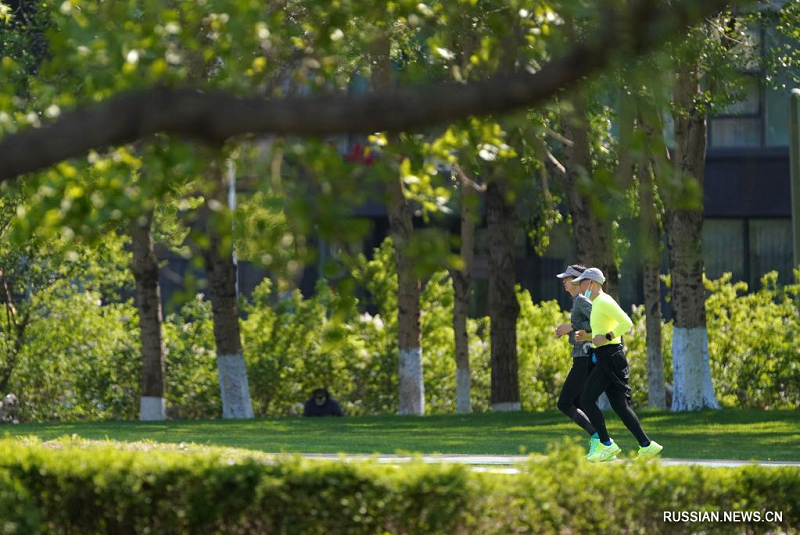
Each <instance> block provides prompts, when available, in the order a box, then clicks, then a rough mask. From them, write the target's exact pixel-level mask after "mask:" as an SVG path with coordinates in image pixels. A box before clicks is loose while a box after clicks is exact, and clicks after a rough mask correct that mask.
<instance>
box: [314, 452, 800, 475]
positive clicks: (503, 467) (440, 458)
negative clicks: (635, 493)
mask: <svg viewBox="0 0 800 535" xmlns="http://www.w3.org/2000/svg"><path fill="white" fill-rule="evenodd" d="M303 457H306V458H308V459H326V460H334V461H336V460H344V461H351V460H352V461H359V460H368V459H371V460H374V461H377V462H379V463H386V464H401V463H408V462H411V461H413V460H415V459H421V460H422V461H423V462H426V463H451V464H466V465H470V466H472V467H473V470H475V471H477V472H501V473H507V474H518V473H519V469H518V468H515V465H517V464H519V463H523V462H526V461H528V460H529V457H528V456H526V455H422V456H420V457H413V456H410V455H345V456H341V455H329V454H322V453H308V454H303ZM612 462H619V463H621V462H625V461H622V460H618V461H612ZM658 462H660V463H661V464H662V465H664V466H681V465H696V466H710V467H714V468H724V467H736V466H748V465H761V466H776V467H777V466H794V467H798V468H800V462H793V461H731V460H725V459H669V458H661V457H659V458H658Z"/></svg>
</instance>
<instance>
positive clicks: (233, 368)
mask: <svg viewBox="0 0 800 535" xmlns="http://www.w3.org/2000/svg"><path fill="white" fill-rule="evenodd" d="M217 368H218V371H219V390H220V395H221V397H222V417H223V418H252V417H253V404H252V402H251V401H250V389H249V388H248V383H247V367H246V366H245V363H244V357H243V356H242V355H219V356H218V357H217Z"/></svg>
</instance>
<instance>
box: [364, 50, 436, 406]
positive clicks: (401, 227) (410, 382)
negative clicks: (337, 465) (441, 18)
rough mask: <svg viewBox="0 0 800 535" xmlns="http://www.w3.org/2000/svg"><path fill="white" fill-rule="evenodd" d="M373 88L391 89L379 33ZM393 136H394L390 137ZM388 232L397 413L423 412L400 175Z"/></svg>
mask: <svg viewBox="0 0 800 535" xmlns="http://www.w3.org/2000/svg"><path fill="white" fill-rule="evenodd" d="M372 54H373V76H372V81H373V85H374V86H375V89H376V90H378V91H385V90H389V89H390V88H391V64H390V61H389V39H388V37H387V36H386V35H382V36H380V37H378V38H377V39H375V40H374V41H373V43H372ZM393 139H395V138H394V137H393ZM386 197H387V207H386V208H387V212H388V213H389V232H390V234H391V236H392V241H393V242H394V250H395V265H396V266H397V330H398V340H397V346H398V383H399V388H400V392H399V402H400V408H399V413H400V414H425V383H424V380H423V376H424V374H423V371H422V333H421V331H422V329H421V327H420V307H419V299H420V293H421V285H420V281H419V278H417V276H416V274H415V273H414V261H413V258H411V256H410V254H409V252H408V246H409V244H410V242H411V239H412V238H413V236H414V222H413V219H412V212H411V206H410V205H409V204H408V200H407V199H406V196H405V193H404V192H403V182H402V178H401V177H400V176H397V177H395V178H392V179H390V180H389V181H388V182H387V184H386Z"/></svg>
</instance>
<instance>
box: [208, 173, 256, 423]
mask: <svg viewBox="0 0 800 535" xmlns="http://www.w3.org/2000/svg"><path fill="white" fill-rule="evenodd" d="M213 165H216V166H217V167H216V169H221V167H220V164H219V163H215V164H213ZM216 174H217V177H216V181H215V189H214V193H213V194H212V196H213V197H214V199H211V200H216V201H217V203H219V205H221V206H225V204H226V202H227V198H226V190H225V187H224V180H223V177H222V173H221V172H219V171H218V172H217V173H216ZM209 200H210V199H206V204H205V206H204V213H205V215H206V225H205V226H206V232H207V233H208V239H209V247H208V249H207V250H205V251H204V255H203V256H204V260H205V264H206V272H207V274H208V281H209V285H210V287H211V309H212V312H213V315H214V339H215V341H216V346H217V368H218V372H219V389H220V396H221V398H222V417H223V418H252V417H253V404H252V402H251V400H250V388H249V385H248V382H247V367H246V365H245V362H244V355H243V353H242V342H241V335H240V330H239V305H238V303H237V295H236V264H235V263H234V260H233V250H232V246H227V247H226V246H224V243H225V242H227V243H229V244H230V243H232V239H231V238H232V237H231V234H232V232H231V228H230V227H229V226H228V227H227V228H220V225H219V224H215V222H214V221H211V220H210V219H211V218H210V217H209V216H210V215H211V213H212V210H211V208H210V207H209ZM226 226H227V224H226ZM225 238H228V239H227V240H226V239H225Z"/></svg>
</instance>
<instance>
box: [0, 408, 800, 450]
mask: <svg viewBox="0 0 800 535" xmlns="http://www.w3.org/2000/svg"><path fill="white" fill-rule="evenodd" d="M639 416H640V418H641V420H642V425H643V427H644V429H645V431H646V432H647V433H648V434H649V435H650V436H651V437H652V438H653V439H655V440H657V441H658V442H660V443H661V444H663V445H664V453H663V456H664V457H669V458H679V459H733V460H762V461H764V460H774V461H800V444H799V442H800V411H757V410H722V411H703V412H693V413H679V414H672V413H663V412H649V411H639ZM606 420H607V421H608V424H609V432H610V434H611V436H612V438H614V439H615V440H616V441H617V442H618V443H619V444H620V446H621V447H622V448H623V451H626V452H627V451H632V450H634V449H635V448H636V447H637V444H636V442H635V440H634V439H633V437H632V436H631V435H630V433H628V431H627V430H626V429H625V428H624V427H623V426H622V424H621V423H620V421H619V420H618V419H617V418H616V416H615V415H614V414H613V413H606ZM2 434H5V435H10V436H28V435H30V436H35V437H38V438H39V439H41V440H52V439H55V438H58V437H62V436H71V435H76V436H78V437H81V438H84V439H90V440H104V439H109V440H117V441H123V442H133V441H142V440H148V441H153V442H160V443H174V444H179V443H182V442H183V443H191V444H199V445H209V446H222V447H233V448H245V449H250V450H256V451H263V452H271V453H283V452H285V453H352V454H374V453H384V454H386V453H398V452H399V453H407V452H419V453H442V454H458V453H463V454H484V455H517V454H520V453H542V452H545V451H547V448H548V444H552V443H559V442H563V441H564V439H565V438H567V439H568V438H576V439H579V440H584V439H585V435H584V434H582V432H581V431H580V430H579V429H578V428H577V427H576V426H575V425H574V424H572V423H571V422H569V421H568V420H567V419H566V417H565V416H563V415H562V414H561V413H557V412H542V413H484V414H469V415H455V414H453V415H435V416H424V417H411V416H365V417H349V418H268V419H257V420H249V421H230V420H229V421H222V420H214V421H168V422H160V423H153V422H148V423H142V422H62V423H41V424H20V425H14V426H5V427H3V428H0V435H2Z"/></svg>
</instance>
